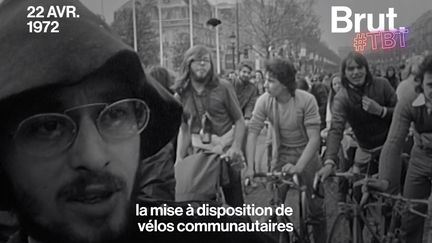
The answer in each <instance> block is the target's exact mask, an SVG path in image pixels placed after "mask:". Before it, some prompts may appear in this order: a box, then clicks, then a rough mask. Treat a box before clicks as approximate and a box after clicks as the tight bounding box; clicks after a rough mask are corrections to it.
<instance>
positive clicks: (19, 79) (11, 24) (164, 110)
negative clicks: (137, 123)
mask: <svg viewBox="0 0 432 243" xmlns="http://www.w3.org/2000/svg"><path fill="white" fill-rule="evenodd" d="M29 5H32V6H43V7H44V9H45V11H47V10H48V9H49V7H50V6H56V5H58V6H65V5H69V6H75V7H76V13H77V14H78V15H79V18H61V19H55V18H52V19H43V20H53V21H54V20H55V21H58V22H59V31H60V33H38V34H36V33H29V31H28V29H27V28H28V26H27V24H26V23H27V22H28V21H30V19H27V14H28V10H27V7H28V6H29ZM98 70H99V71H100V70H109V71H110V72H115V73H116V74H119V75H120V76H121V77H124V79H123V80H122V81H121V82H130V83H131V84H132V85H134V87H136V88H137V92H138V93H139V94H140V98H141V99H142V100H144V101H145V102H146V103H147V105H148V107H149V108H150V121H149V123H148V125H147V128H146V129H145V130H144V131H143V132H142V133H141V146H142V149H141V151H142V152H141V158H142V159H144V158H148V157H149V156H150V155H153V154H155V153H156V152H157V151H158V150H160V149H161V148H162V147H164V146H165V145H166V144H167V143H168V142H169V141H170V140H171V139H172V138H173V137H174V135H175V134H176V132H177V131H178V127H179V125H180V121H181V119H180V118H181V114H182V108H181V105H180V104H179V103H178V102H177V101H176V100H175V99H174V98H173V97H172V96H171V95H170V94H169V93H168V92H167V91H166V90H165V89H163V88H162V87H161V86H160V85H159V84H157V82H155V81H153V80H152V79H151V78H150V77H149V76H147V75H146V74H145V73H144V71H143V68H142V65H141V62H140V60H139V58H138V56H137V54H136V53H135V52H134V51H133V50H132V49H131V48H130V47H129V46H127V45H125V44H124V43H123V42H122V41H121V40H120V38H119V37H118V36H117V35H115V34H113V33H111V31H110V30H109V28H108V27H107V26H106V24H104V23H103V22H102V21H101V20H100V19H99V18H98V17H96V16H95V15H94V14H92V13H91V12H90V11H89V10H88V9H86V8H85V7H84V6H83V5H82V4H81V3H79V2H78V1H77V0H62V1H59V0H32V1H29V0H6V1H5V2H3V4H1V5H0V74H1V75H0V111H2V112H9V111H10V110H11V108H10V107H8V106H7V104H9V103H11V101H13V100H14V99H15V98H16V97H17V96H19V95H20V94H22V93H24V92H27V91H30V90H33V89H36V88H39V87H44V86H47V85H60V86H62V85H64V86H67V85H73V84H75V83H78V82H81V81H82V80H83V79H84V78H85V77H86V76H88V75H90V74H92V73H94V72H96V71H98ZM5 104H6V105H5ZM11 104H12V103H11ZM37 105H38V103H37V102H36V103H35V106H37ZM6 118H7V117H6ZM4 119H5V118H3V117H2V120H0V127H1V123H2V122H3V120H4ZM147 168H149V169H155V173H156V174H157V173H159V172H158V171H157V169H158V166H153V165H152V166H150V167H147ZM0 172H1V169H0ZM146 173H147V174H148V173H150V172H149V171H147V172H146ZM140 176H142V173H139V174H138V175H137V178H140ZM3 177H4V176H3ZM3 177H1V176H0V180H2V179H4V178H3ZM147 182H148V180H147V181H146V182H142V183H141V184H145V183H147ZM5 185H6V183H4V182H2V181H0V193H3V190H4V189H5ZM2 200H3V197H2ZM142 205H143V206H149V207H150V206H158V205H159V206H160V205H161V203H160V202H157V203H155V204H154V205H152V204H148V203H145V202H143V204H142ZM134 216H135V215H134ZM132 219H133V220H135V219H136V220H143V219H141V218H138V217H132ZM162 220H167V221H175V222H177V221H179V222H183V221H185V219H184V218H180V219H175V218H174V219H171V218H169V219H162V218H161V219H160V221H162ZM188 220H189V221H193V220H191V219H188ZM194 220H195V221H199V220H200V221H202V219H194ZM207 220H213V219H207ZM142 222H145V221H142ZM133 225H134V226H136V225H137V224H133ZM129 230H131V231H132V232H130V233H131V234H125V236H126V237H130V238H131V240H127V241H122V242H171V241H173V242H174V241H175V242H178V240H179V239H183V240H185V241H186V242H202V241H203V236H205V238H206V239H207V241H206V242H239V240H238V237H236V238H234V237H232V236H231V235H228V234H217V233H214V234H210V235H209V234H205V235H204V234H199V235H197V234H186V235H184V234H181V233H178V234H167V233H166V232H164V233H163V234H162V233H159V234H156V235H152V234H150V235H149V234H144V233H140V232H139V229H138V228H135V227H133V228H131V229H129ZM244 235H245V238H243V239H244V242H263V241H261V240H260V237H259V236H256V235H255V234H244ZM215 236H216V237H215ZM236 236H238V235H236ZM59 240H60V241H61V239H59ZM27 241H28V238H27V236H26V235H25V232H23V231H21V232H19V233H17V234H16V235H15V236H14V237H12V238H11V239H10V242H20V243H21V242H27ZM240 242H241V241H240Z"/></svg>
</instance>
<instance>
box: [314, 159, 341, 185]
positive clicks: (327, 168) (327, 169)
mask: <svg viewBox="0 0 432 243" xmlns="http://www.w3.org/2000/svg"><path fill="white" fill-rule="evenodd" d="M335 171H336V168H335V166H334V164H331V163H328V164H325V165H324V167H322V168H321V169H320V170H319V171H318V172H317V173H316V175H315V177H316V178H317V180H320V181H321V182H324V180H325V179H326V178H327V177H329V176H330V175H332V174H334V173H335Z"/></svg>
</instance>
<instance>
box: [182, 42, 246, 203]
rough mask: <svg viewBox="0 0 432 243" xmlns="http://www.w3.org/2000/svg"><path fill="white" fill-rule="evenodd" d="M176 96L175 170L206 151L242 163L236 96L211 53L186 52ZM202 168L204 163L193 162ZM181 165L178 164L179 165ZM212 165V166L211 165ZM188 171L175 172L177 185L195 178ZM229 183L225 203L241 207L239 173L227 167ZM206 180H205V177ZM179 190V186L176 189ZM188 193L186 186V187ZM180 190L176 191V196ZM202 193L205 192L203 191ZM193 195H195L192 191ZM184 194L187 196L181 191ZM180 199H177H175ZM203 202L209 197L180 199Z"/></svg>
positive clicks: (241, 123) (240, 116) (201, 50)
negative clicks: (178, 108) (219, 74)
mask: <svg viewBox="0 0 432 243" xmlns="http://www.w3.org/2000/svg"><path fill="white" fill-rule="evenodd" d="M174 89H175V91H176V95H177V96H178V98H179V100H180V101H181V103H182V104H183V108H184V114H183V121H182V124H181V126H180V132H179V136H178V143H177V162H176V168H178V169H180V170H181V169H182V168H184V166H185V165H184V164H185V163H186V162H182V161H184V159H185V158H186V157H187V156H188V155H193V154H197V153H201V152H205V151H212V152H214V153H216V154H219V155H222V156H226V157H229V158H231V159H232V160H233V161H243V160H244V157H243V153H242V152H241V145H242V141H243V136H244V133H245V121H244V119H243V114H242V111H241V109H240V105H239V102H238V99H237V97H236V94H235V91H234V87H233V86H232V84H230V83H229V82H228V81H226V80H223V79H219V78H218V77H217V75H216V74H215V73H214V65H213V62H212V59H211V54H210V51H209V50H208V49H207V48H206V47H204V46H200V45H198V46H194V47H192V48H190V49H189V50H188V51H186V53H185V55H184V58H183V63H182V74H181V76H180V78H179V79H178V80H177V82H176V83H175V85H174ZM213 159H215V157H212V156H202V157H198V159H197V160H205V161H207V162H209V163H210V160H213ZM196 162H197V163H190V164H195V165H197V166H203V165H204V163H205V162H204V161H201V162H199V161H196ZM179 163H180V164H179ZM213 164H215V163H213ZM188 171H191V170H183V171H178V170H177V169H176V178H177V184H178V185H180V186H181V183H182V182H183V181H184V180H183V179H188V178H189V177H195V176H197V175H189V174H185V173H187V172H188ZM228 174H229V178H230V184H229V185H228V186H226V187H224V194H225V199H226V201H227V203H228V204H229V205H231V206H241V205H243V195H242V189H241V179H240V171H239V170H234V169H232V168H231V167H229V168H228ZM207 179H208V178H207ZM177 188H178V187H177ZM185 189H186V190H188V186H185ZM178 191H179V190H176V193H178ZM204 191H205V190H204ZM191 193H192V194H193V193H195V194H196V192H191ZM184 194H190V193H188V192H186V191H185V192H184ZM177 199H179V197H177ZM191 199H196V200H206V199H210V200H211V199H212V198H202V197H199V195H196V197H194V196H192V197H187V198H184V197H182V198H181V200H191Z"/></svg>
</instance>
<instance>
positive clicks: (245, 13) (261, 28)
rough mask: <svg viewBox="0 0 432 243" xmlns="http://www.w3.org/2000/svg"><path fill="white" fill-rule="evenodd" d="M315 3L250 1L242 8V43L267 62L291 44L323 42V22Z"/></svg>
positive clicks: (245, 2) (288, 0)
mask: <svg viewBox="0 0 432 243" xmlns="http://www.w3.org/2000/svg"><path fill="white" fill-rule="evenodd" d="M312 5H313V0H248V1H243V3H242V4H241V6H240V11H239V12H240V14H241V16H240V19H241V23H240V26H241V28H243V29H244V30H245V31H243V32H242V40H241V41H242V42H243V43H244V44H247V45H250V46H254V47H255V50H256V51H257V52H258V53H261V55H262V56H266V57H267V58H268V57H269V56H270V53H271V51H272V50H279V47H281V46H283V45H284V44H286V43H287V41H288V42H289V43H291V44H294V45H299V44H300V43H301V42H303V41H304V40H306V39H313V40H317V41H319V39H320V35H321V33H320V29H319V18H318V17H317V16H316V15H315V14H314V13H313V11H312Z"/></svg>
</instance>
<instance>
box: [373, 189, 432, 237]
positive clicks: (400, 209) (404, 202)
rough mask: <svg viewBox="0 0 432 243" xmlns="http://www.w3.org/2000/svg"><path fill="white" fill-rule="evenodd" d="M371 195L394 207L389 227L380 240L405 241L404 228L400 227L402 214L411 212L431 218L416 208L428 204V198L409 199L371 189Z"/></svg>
mask: <svg viewBox="0 0 432 243" xmlns="http://www.w3.org/2000/svg"><path fill="white" fill-rule="evenodd" d="M371 195H372V196H373V197H375V198H376V199H378V200H380V201H382V202H383V204H384V205H388V206H390V207H392V208H393V210H392V214H391V220H390V223H389V224H388V228H387V230H386V232H385V234H383V235H382V237H381V240H380V242H383V243H394V242H404V241H403V238H402V237H403V235H402V230H401V229H400V226H401V225H400V220H401V216H402V215H403V214H404V213H406V212H410V213H413V214H416V215H418V216H420V217H423V218H425V219H426V218H429V216H428V215H427V214H424V213H421V212H419V211H417V210H416V209H414V206H415V205H420V204H423V205H426V206H427V205H428V204H429V202H428V200H427V199H408V198H405V197H403V196H401V195H400V194H399V195H391V194H388V193H384V192H378V191H371Z"/></svg>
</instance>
